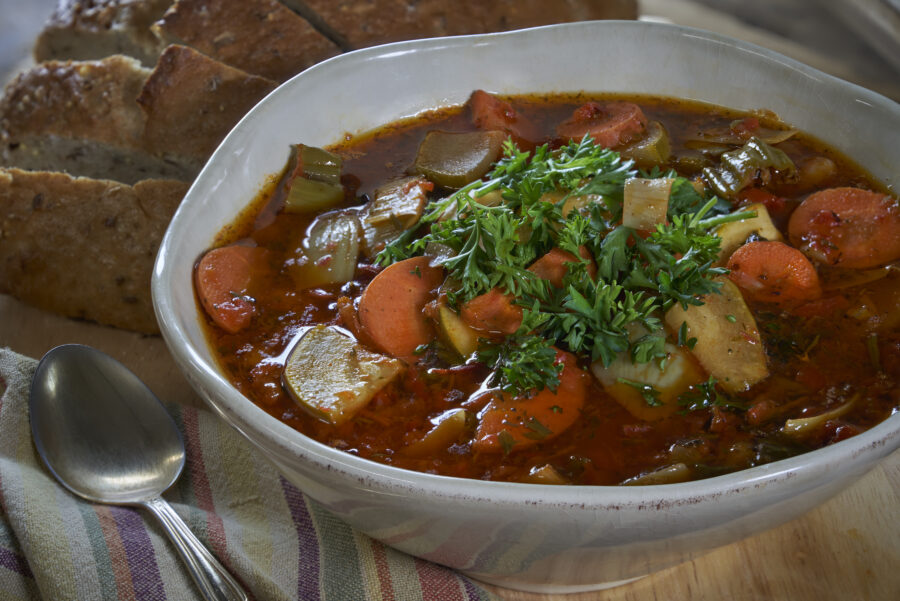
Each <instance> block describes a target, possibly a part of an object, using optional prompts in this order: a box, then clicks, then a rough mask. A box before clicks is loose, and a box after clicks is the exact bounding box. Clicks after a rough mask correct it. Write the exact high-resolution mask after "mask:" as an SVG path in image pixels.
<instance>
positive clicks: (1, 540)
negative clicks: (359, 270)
mask: <svg viewBox="0 0 900 601" xmlns="http://www.w3.org/2000/svg"><path fill="white" fill-rule="evenodd" d="M36 365H37V362H36V361H35V360H33V359H29V358H26V357H22V356H21V355H17V354H16V353H14V352H12V351H10V350H9V349H0V392H2V396H0V599H3V600H4V601H18V600H32V599H46V600H49V601H95V600H96V601H100V600H113V599H118V600H123V601H125V600H128V601H132V600H133V601H162V600H173V601H189V600H191V599H198V598H199V596H198V594H197V592H196V589H195V588H194V584H193V582H192V581H191V579H190V576H189V575H188V573H187V571H186V570H185V569H184V567H183V566H182V565H181V562H180V560H179V559H178V556H177V555H176V552H175V550H174V548H173V547H172V546H171V545H170V543H169V541H168V539H166V538H165V536H164V534H163V533H162V530H161V529H160V528H159V527H158V526H157V524H156V521H155V519H154V518H153V517H152V516H151V515H149V514H147V513H145V512H143V511H140V510H137V509H132V508H127V507H113V506H110V505H95V504H91V503H88V502H85V501H82V500H81V499H80V498H78V497H75V496H74V495H72V494H71V493H69V492H68V491H67V490H65V489H64V488H62V487H61V486H60V485H58V484H57V483H56V481H55V480H54V479H53V477H52V476H51V475H50V473H49V472H48V471H47V470H46V468H45V467H44V465H43V463H42V462H41V460H40V457H38V455H37V452H36V451H35V449H34V445H33V444H32V442H31V428H30V425H29V421H28V404H27V399H28V391H29V388H30V386H31V377H32V374H33V373H34V369H35V367H36ZM169 410H170V411H171V413H172V415H173V416H174V417H175V421H176V422H177V423H178V425H179V427H180V429H181V431H182V434H183V435H184V439H185V446H186V447H187V464H186V466H185V470H184V473H183V474H182V476H181V478H180V479H179V481H178V483H177V484H175V485H174V486H173V487H172V488H171V489H170V490H168V491H167V492H166V493H165V495H164V496H165V498H166V499H167V500H168V501H169V502H170V503H171V504H172V506H173V507H174V508H175V511H176V512H177V513H178V514H179V515H180V516H181V517H182V518H184V520H185V521H186V522H187V524H188V525H189V526H190V528H191V530H193V531H194V533H196V534H197V536H198V537H199V538H200V539H201V540H202V541H203V542H204V543H205V544H206V545H207V547H208V548H209V549H210V550H211V551H212V552H213V554H215V555H216V556H217V557H218V558H219V560H220V561H221V562H222V563H223V564H224V565H225V566H226V567H227V568H228V570H229V571H230V572H231V573H232V574H233V575H235V576H236V577H237V579H238V580H239V581H240V582H241V583H242V584H243V585H244V587H245V589H246V590H247V592H248V594H250V596H251V598H253V599H256V600H257V601H264V600H265V601H268V600H285V601H286V600H294V599H299V600H303V601H307V600H314V599H320V600H324V601H356V600H381V599H393V600H396V601H406V600H407V599H409V600H417V599H421V600H423V601H428V600H432V599H434V600H440V601H444V600H448V601H454V600H459V601H475V600H496V597H495V596H494V595H492V594H491V593H489V592H488V591H486V590H484V589H483V588H481V587H479V586H478V585H476V584H474V583H473V582H472V581H471V580H469V579H467V578H465V577H464V576H461V575H460V574H457V573H456V572H454V571H452V570H449V569H447V568H444V567H441V566H438V565H435V564H432V563H429V562H426V561H423V560H419V559H416V558H413V557H410V556H409V555H406V554H404V553H401V552H399V551H396V550H394V549H391V548H390V547H386V546H384V545H382V544H381V543H379V542H377V541H375V540H373V539H371V538H369V537H367V536H365V535H364V534H361V533H359V532H356V531H354V530H352V529H351V528H350V527H349V526H347V525H346V524H344V523H343V522H342V521H340V520H339V519H337V518H335V517H334V516H332V515H331V514H330V513H329V512H328V511H326V510H325V509H324V508H322V507H321V506H320V505H318V504H317V503H316V502H315V501H313V500H311V499H309V498H307V497H306V496H305V495H304V494H303V493H301V492H300V491H299V490H297V489H296V488H294V487H293V486H292V485H291V484H290V483H288V482H287V481H286V480H284V479H283V478H282V477H280V476H279V475H278V474H277V473H276V472H275V470H274V468H273V467H272V466H271V465H270V464H269V463H268V462H267V460H265V459H264V458H262V457H261V456H260V455H259V454H258V452H257V451H255V450H254V449H253V448H252V447H251V446H250V444H249V443H248V442H246V441H245V440H244V439H243V438H241V437H240V435H238V434H237V433H236V432H235V431H234V430H232V429H231V428H230V427H229V426H227V425H226V424H224V423H223V422H222V421H221V420H219V419H218V418H217V417H215V416H214V415H213V414H211V413H209V412H207V411H204V410H199V409H196V408H192V407H184V406H174V407H169Z"/></svg>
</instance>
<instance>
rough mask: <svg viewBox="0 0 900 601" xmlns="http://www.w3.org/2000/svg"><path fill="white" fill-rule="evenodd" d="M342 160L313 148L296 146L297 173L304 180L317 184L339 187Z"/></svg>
mask: <svg viewBox="0 0 900 601" xmlns="http://www.w3.org/2000/svg"><path fill="white" fill-rule="evenodd" d="M342 165H343V160H342V159H341V157H339V156H338V155H336V154H334V153H333V152H328V151H327V150H324V149H322V148H317V147H315V146H307V145H305V144H298V145H297V171H300V170H301V169H302V172H300V173H297V172H296V171H295V175H302V176H303V177H304V178H306V179H311V180H314V181H318V182H324V183H327V184H333V185H336V186H339V185H341V167H342Z"/></svg>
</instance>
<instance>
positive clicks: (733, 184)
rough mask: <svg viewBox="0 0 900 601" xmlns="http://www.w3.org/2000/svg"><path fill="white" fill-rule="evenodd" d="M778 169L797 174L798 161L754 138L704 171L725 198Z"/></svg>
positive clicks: (707, 179) (726, 153)
mask: <svg viewBox="0 0 900 601" xmlns="http://www.w3.org/2000/svg"><path fill="white" fill-rule="evenodd" d="M770 170H775V171H778V172H780V173H782V174H783V175H785V176H787V177H791V176H794V175H796V172H797V168H796V166H795V165H794V162H793V161H791V159H790V157H788V155H787V154H785V152H784V151H783V150H779V149H778V148H775V147H774V146H770V145H768V144H766V143H765V142H763V141H762V140H760V139H759V138H750V141H749V142H747V143H746V144H744V146H743V147H741V148H738V149H737V150H732V151H731V152H725V153H723V154H722V156H721V158H720V162H719V165H717V166H715V167H706V168H704V169H703V171H702V175H703V179H704V180H706V183H708V184H709V186H710V187H711V188H712V189H713V190H714V191H715V192H716V194H718V195H719V196H722V197H723V198H734V197H735V196H736V195H737V193H738V192H740V191H741V190H743V189H744V188H746V187H747V186H749V185H750V184H751V183H753V179H754V178H755V177H758V176H760V175H762V176H763V177H770V176H771V173H770Z"/></svg>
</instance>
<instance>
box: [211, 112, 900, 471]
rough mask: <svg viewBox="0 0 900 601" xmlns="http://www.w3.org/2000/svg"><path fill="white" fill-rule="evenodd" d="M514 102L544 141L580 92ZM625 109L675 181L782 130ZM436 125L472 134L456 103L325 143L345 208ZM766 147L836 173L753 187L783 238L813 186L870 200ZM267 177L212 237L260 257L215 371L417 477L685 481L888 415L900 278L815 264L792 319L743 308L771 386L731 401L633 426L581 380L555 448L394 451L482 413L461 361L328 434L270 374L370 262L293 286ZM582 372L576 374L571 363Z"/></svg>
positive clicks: (279, 193)
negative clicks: (743, 142) (453, 412)
mask: <svg viewBox="0 0 900 601" xmlns="http://www.w3.org/2000/svg"><path fill="white" fill-rule="evenodd" d="M511 100H512V102H513V105H514V106H515V108H516V110H517V111H518V112H519V114H520V116H521V117H522V118H524V119H526V120H527V121H529V122H530V123H532V124H534V126H535V127H536V128H537V130H539V131H540V136H541V139H542V140H551V139H552V138H553V131H554V128H555V127H556V126H557V125H558V124H559V123H561V122H562V121H564V120H565V119H566V118H567V117H568V116H569V115H571V114H572V112H573V110H574V109H575V108H577V107H578V106H580V105H582V104H583V103H584V102H585V101H586V100H587V98H586V97H584V96H555V97H520V98H513V99H511ZM599 100H600V101H602V102H606V101H609V100H610V98H608V97H603V98H600V99H599ZM628 100H630V101H632V102H636V103H638V104H639V105H640V107H641V108H642V109H643V112H644V114H645V115H646V117H647V119H648V120H650V121H659V122H661V123H663V124H664V125H665V128H666V129H667V131H668V133H669V136H670V138H671V143H672V157H671V158H670V159H669V161H668V162H667V163H666V164H665V165H663V167H664V168H668V167H672V168H675V169H677V170H678V171H679V173H680V174H682V175H685V176H687V177H695V176H696V175H697V172H698V165H699V164H700V163H701V161H702V160H703V154H702V153H701V152H700V151H698V150H697V149H696V147H692V144H691V143H690V140H692V139H696V138H697V136H698V133H700V132H709V131H713V130H717V131H718V130H729V129H732V130H733V129H734V128H735V127H738V128H739V127H740V123H741V122H744V123H749V124H751V125H755V124H756V121H759V122H761V123H762V124H764V125H767V126H770V127H775V128H784V126H783V125H782V124H780V123H778V121H777V118H776V117H775V116H774V115H771V114H767V113H759V114H753V115H747V114H738V113H735V112H733V111H729V110H725V109H721V108H716V107H710V106H707V105H701V104H696V103H690V102H684V101H679V100H673V99H659V98H649V97H640V98H636V99H635V98H629V99H628ZM735 123H738V125H737V126H735ZM435 129H437V130H442V131H457V132H463V131H473V130H475V129H476V128H475V126H474V125H473V124H472V120H471V116H470V113H469V111H468V109H467V108H466V107H460V108H454V109H443V110H439V111H434V112H429V113H427V114H425V115H422V116H421V117H419V118H416V119H412V120H408V121H403V122H399V123H395V124H391V125H387V126H385V127H383V128H381V129H378V130H377V131H375V132H372V133H370V134H367V135H362V136H357V137H355V136H347V137H346V139H345V140H344V141H343V142H342V143H340V144H338V145H336V146H335V147H333V148H332V150H333V151H334V152H336V153H337V154H339V155H340V156H342V157H343V159H344V166H343V176H342V182H343V184H344V186H345V188H346V190H347V201H346V203H345V206H348V207H352V206H359V205H361V204H363V203H364V202H365V201H366V200H367V199H368V198H369V197H370V196H371V195H372V194H373V193H374V190H375V189H376V188H377V187H378V186H380V185H381V184H383V183H384V182H386V181H388V180H391V179H392V178H397V177H400V176H403V175H405V174H406V173H407V170H408V169H409V167H410V165H411V164H412V163H413V161H414V159H415V156H416V152H417V149H418V147H419V144H420V143H421V141H422V139H423V138H424V136H425V134H426V133H427V132H428V131H430V130H435ZM298 142H302V141H298ZM777 146H778V147H779V148H781V149H782V150H784V151H785V152H786V153H787V154H788V156H789V157H790V158H791V159H792V160H793V161H794V163H795V164H797V165H801V166H802V165H812V166H815V165H817V164H822V163H825V164H827V162H830V163H831V164H832V165H834V166H835V167H836V168H834V169H831V170H828V173H827V176H826V177H824V178H819V179H820V180H821V181H816V182H815V185H809V184H808V183H806V184H804V182H802V181H801V182H800V183H799V184H798V183H788V184H785V183H777V182H770V183H769V184H768V185H767V186H761V188H763V189H764V190H765V191H766V192H768V193H769V195H770V197H774V198H776V199H777V201H775V202H774V203H773V205H772V207H771V208H772V217H773V221H774V222H775V224H776V226H777V227H778V228H779V229H781V230H782V232H786V229H787V225H788V220H789V217H790V215H791V212H792V211H793V210H794V208H795V207H796V206H798V204H799V203H800V202H801V201H802V200H803V199H804V198H805V197H807V196H808V195H809V194H810V193H811V192H813V191H814V190H818V189H824V188H833V187H842V186H851V187H861V188H867V189H874V190H880V188H879V186H878V184H876V183H875V182H873V181H872V180H871V179H870V178H869V177H867V176H866V174H865V172H864V171H863V170H862V169H860V168H859V167H857V166H856V165H854V164H853V163H852V162H850V161H849V160H847V159H845V158H844V157H842V156H840V155H839V154H838V153H836V152H834V151H833V150H831V149H828V148H826V147H824V146H823V145H822V144H820V143H818V142H816V141H815V140H814V139H813V138H811V137H809V136H806V135H804V134H798V135H796V136H794V137H792V138H790V139H789V140H787V141H785V142H781V143H779V144H777ZM285 156H287V149H286V150H285ZM280 180H281V178H280V177H279V178H275V179H273V182H272V184H271V185H270V186H268V187H267V188H266V189H265V190H263V191H262V192H261V193H260V195H259V197H258V198H256V199H248V201H249V200H252V202H251V203H250V206H249V208H248V210H247V211H246V212H245V213H244V214H243V215H242V216H241V217H240V218H239V219H238V220H237V221H236V222H235V223H234V224H233V225H232V226H230V227H229V228H227V229H226V230H225V231H223V232H222V234H221V235H220V237H219V240H218V241H217V245H218V246H221V245H227V244H235V243H238V244H244V245H250V246H258V247H262V248H265V249H267V250H268V251H269V253H268V258H267V260H268V263H269V267H270V270H269V275H268V276H267V277H266V278H265V279H262V278H257V279H256V280H255V281H254V282H253V283H252V284H251V287H250V288H249V289H248V290H247V291H246V295H247V296H248V297H249V298H251V299H252V302H253V304H254V310H255V314H254V316H253V319H252V321H251V322H250V325H249V327H246V328H245V329H242V330H241V331H239V332H237V333H233V334H231V333H227V332H225V331H224V330H222V329H221V328H218V327H216V326H215V325H214V324H212V322H211V321H210V320H209V319H206V320H205V321H206V323H207V326H208V327H207V333H208V337H209V341H210V344H211V346H212V348H213V349H214V351H215V355H216V357H217V358H218V361H219V363H220V365H221V367H222V369H223V370H224V372H225V373H226V374H227V377H228V378H229V379H230V381H231V382H232V383H233V384H234V385H235V386H236V387H237V389H238V390H240V391H241V392H242V393H243V394H244V395H246V396H247V397H248V398H249V399H251V400H252V401H253V402H254V403H256V404H257V405H258V406H259V407H260V408H262V409H263V410H265V411H266V412H268V413H269V414H271V415H272V416H274V417H276V418H277V419H279V420H281V421H283V422H284V423H286V424H288V425H290V426H291V427H293V428H296V429H297V430H298V431H300V432H302V433H304V434H306V435H307V436H309V437H311V438H313V439H315V440H318V441H320V442H322V443H324V444H327V445H329V446H332V447H334V448H337V449H340V450H342V451H345V452H347V453H350V454H353V455H357V456H360V457H364V458H366V459H370V460H373V461H377V462H381V463H384V464H388V465H393V466H396V467H400V468H406V469H411V470H416V471H422V472H428V473H434V474H442V475H448V476H457V477H464V478H476V479H488V480H501V481H542V480H541V477H540V476H539V475H538V476H535V473H536V472H540V468H542V467H544V466H552V469H553V471H554V472H555V474H556V475H557V476H559V478H558V479H556V480H553V481H559V482H565V483H573V484H593V485H610V484H619V483H623V482H626V481H628V480H629V479H632V478H635V477H638V476H640V475H642V474H647V473H652V472H653V471H654V470H657V469H659V468H666V467H671V466H672V465H685V466H688V467H689V471H690V476H689V477H690V478H703V477H709V476H714V475H718V474H722V473H727V472H732V471H736V470H740V469H744V468H747V467H751V466H754V465H759V464H763V463H767V462H770V461H774V460H778V459H781V458H785V457H789V456H792V455H796V454H799V453H803V452H807V451H810V450H813V449H816V448H819V447H822V446H825V445H829V444H833V443H836V442H839V441H841V440H843V439H845V438H847V437H850V436H853V435H855V434H858V433H860V432H862V431H865V430H866V429H868V428H871V427H872V426H874V425H876V424H878V423H879V422H881V421H883V420H884V419H885V418H887V417H888V416H889V415H891V414H892V413H893V412H895V411H896V410H897V408H898V406H900V393H898V386H897V380H898V376H900V327H898V325H900V316H898V310H897V306H898V301H900V276H898V274H897V270H896V269H895V268H893V267H890V266H889V267H881V268H880V269H881V270H882V271H883V273H881V272H879V271H878V270H877V269H875V270H848V269H839V268H834V267H830V266H828V265H824V264H821V263H816V270H817V272H818V274H819V277H820V278H821V280H822V282H823V285H824V287H825V288H826V290H825V293H824V295H823V296H822V298H821V299H818V300H817V301H816V302H814V303H810V304H809V305H808V306H805V307H804V308H803V310H791V311H785V310H782V309H779V308H778V307H773V306H772V305H769V304H765V303H753V302H749V304H750V307H751V309H752V311H753V313H754V317H755V319H756V322H757V325H758V328H759V331H760V334H761V336H762V340H763V345H764V347H765V353H766V362H767V365H768V369H769V372H770V376H769V377H768V378H766V379H765V380H763V381H761V382H759V383H757V384H755V385H754V386H752V387H751V388H750V389H749V390H747V391H745V392H741V393H739V394H736V395H734V400H735V401H736V402H737V403H738V404H739V405H740V406H739V407H724V406H723V407H712V408H703V409H700V410H695V411H687V410H686V409H685V410H681V411H678V412H676V413H675V414H673V415H671V416H670V417H667V418H665V419H661V420H653V421H645V420H642V419H638V418H636V417H635V416H634V415H632V414H631V413H629V411H627V410H626V409H625V408H623V406H622V405H620V404H619V403H618V402H616V400H614V399H613V398H612V397H611V396H610V395H609V394H608V393H607V392H605V391H604V389H603V387H602V386H601V385H600V383H599V382H598V381H597V380H596V379H595V378H593V377H590V376H589V384H588V395H587V399H588V400H587V402H586V403H585V404H584V406H583V408H582V409H581V414H580V416H579V418H578V420H577V421H576V422H575V424H574V425H572V426H571V427H569V428H568V429H566V431H565V432H563V433H562V434H560V435H559V436H557V437H555V438H554V439H553V440H548V441H546V442H539V443H537V444H535V445H532V446H530V447H529V448H528V449H527V450H525V449H523V450H522V451H520V452H508V453H493V452H492V453H485V452H477V451H474V450H473V448H472V439H471V436H469V437H468V438H466V437H462V438H460V439H459V440H457V441H456V442H453V443H452V444H449V445H447V446H446V447H445V448H442V449H440V450H439V451H437V452H435V453H433V454H431V455H428V456H425V457H421V456H411V455H410V454H408V453H405V452H404V449H405V448H406V447H407V446H408V445H410V444H411V443H414V442H415V441H417V440H419V439H421V438H422V437H423V436H424V435H425V434H426V433H427V432H428V431H429V430H430V429H431V428H432V427H433V424H432V422H431V421H430V420H432V419H433V418H434V417H435V416H437V415H440V414H442V413H444V412H446V411H448V410H450V409H454V408H459V407H469V408H471V409H473V410H474V411H477V410H478V409H480V407H477V406H476V407H473V406H472V403H473V401H472V397H473V393H475V392H476V391H477V390H478V389H479V386H481V384H482V381H483V380H484V379H485V377H486V376H487V375H488V371H489V370H488V368H487V367H485V366H483V365H480V364H477V363H472V362H469V363H467V364H458V365H453V364H448V363H442V362H441V361H439V360H429V361H424V362H421V363H418V364H411V365H409V366H408V367H407V368H406V369H405V371H404V373H403V375H402V376H400V377H399V378H398V379H396V380H395V381H393V382H392V383H391V384H389V385H388V386H387V387H385V388H383V389H381V391H380V392H378V393H377V394H376V395H375V397H374V398H373V399H372V401H371V402H370V403H369V404H368V405H367V406H366V407H365V408H364V409H362V410H361V411H360V412H359V413H358V414H357V415H356V416H355V417H354V418H353V419H352V420H350V421H348V422H346V423H344V424H342V425H338V426H335V425H332V424H330V423H327V422H325V421H323V420H321V419H318V418H317V417H314V416H313V415H311V414H309V413H307V412H306V411H304V410H303V409H302V408H301V407H300V406H299V405H298V404H297V403H295V402H294V400H292V398H291V397H290V396H289V395H288V394H287V393H286V392H285V390H284V388H283V386H282V380H281V376H282V369H283V364H284V361H285V357H286V355H287V352H288V351H289V350H290V348H291V346H292V345H293V343H294V342H295V341H296V339H297V335H298V332H300V331H301V328H302V327H303V326H309V325H313V324H330V325H346V324H344V323H343V322H342V319H341V316H340V315H339V311H338V299H339V298H341V297H346V298H349V299H351V300H352V299H356V298H357V297H359V296H360V294H361V293H362V291H363V290H364V289H365V287H366V286H367V285H368V283H369V282H370V281H371V280H372V278H373V277H374V276H375V275H376V274H377V273H378V272H379V271H380V270H381V268H380V267H376V266H374V265H372V264H371V263H369V262H366V261H362V260H361V261H360V263H359V264H358V266H357V269H356V274H355V276H354V278H353V280H352V281H350V282H348V283H345V284H340V285H330V286H323V287H314V288H308V289H298V287H297V286H296V285H295V282H294V280H293V279H292V278H290V277H288V276H287V275H286V274H285V265H286V264H287V263H289V262H290V261H292V260H293V257H294V250H295V249H296V247H297V246H298V244H299V237H300V236H301V235H302V233H303V232H304V231H305V230H306V228H307V227H308V225H309V224H310V222H311V218H310V217H308V216H298V215H291V214H287V213H284V212H283V211H282V210H281V208H282V205H283V197H284V194H283V185H282V184H281V183H279V182H280ZM435 197H438V194H437V193H435ZM894 203H896V200H894ZM897 236H900V233H897ZM785 238H787V236H785ZM581 365H582V367H586V365H587V362H586V361H585V360H584V359H583V358H582V359H581ZM588 374H589V372H588ZM853 396H855V397H856V401H855V402H854V403H853V404H852V408H851V409H850V410H849V411H847V412H845V413H843V414H842V415H839V416H836V417H835V418H834V419H830V420H827V421H826V422H825V423H824V425H822V426H821V427H819V428H816V429H815V430H814V431H813V432H812V433H811V434H809V435H805V436H803V437H799V438H798V437H791V436H786V435H785V434H784V433H783V432H782V429H783V427H784V424H785V422H786V421H787V420H790V419H798V418H804V417H809V416H815V415H818V414H822V413H825V412H827V411H831V410H834V409H835V408H836V407H838V406H841V405H842V404H843V403H845V402H846V401H847V399H848V398H851V397H853ZM476 404H477V403H476ZM543 481H547V480H543ZM638 482H641V481H640V480H638ZM645 482H649V481H645Z"/></svg>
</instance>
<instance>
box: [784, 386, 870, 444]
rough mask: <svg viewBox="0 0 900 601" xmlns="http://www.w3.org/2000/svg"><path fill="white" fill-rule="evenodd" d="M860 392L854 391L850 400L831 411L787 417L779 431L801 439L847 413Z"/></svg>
mask: <svg viewBox="0 0 900 601" xmlns="http://www.w3.org/2000/svg"><path fill="white" fill-rule="evenodd" d="M859 397H860V394H859V393H856V394H854V395H853V396H852V397H850V400H849V401H847V402H846V403H844V404H843V405H840V406H838V407H836V408H834V409H832V410H831V411H826V412H825V413H820V414H819V415H814V416H813V417H801V418H797V419H789V420H787V421H786V422H784V426H783V427H782V428H781V431H782V433H783V434H784V435H786V436H788V437H790V438H794V439H802V438H804V437H806V436H809V435H810V434H813V433H814V432H816V431H818V430H821V429H822V428H824V427H825V423H826V422H828V421H830V420H833V419H837V418H839V417H841V416H843V415H844V414H846V413H849V412H850V410H851V409H853V407H854V406H855V405H856V401H858V400H859Z"/></svg>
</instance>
